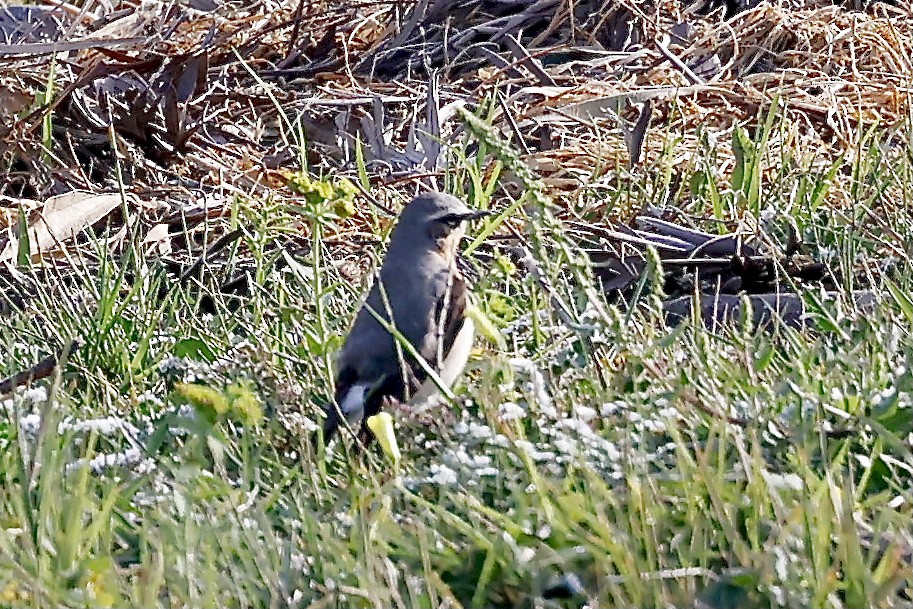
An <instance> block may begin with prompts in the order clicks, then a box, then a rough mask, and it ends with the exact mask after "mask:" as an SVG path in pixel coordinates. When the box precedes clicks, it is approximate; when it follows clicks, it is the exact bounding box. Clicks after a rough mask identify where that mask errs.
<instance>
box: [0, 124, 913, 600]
mask: <svg viewBox="0 0 913 609" xmlns="http://www.w3.org/2000/svg"><path fill="white" fill-rule="evenodd" d="M764 118H765V119H767V117H764ZM467 120H468V121H469V123H468V127H469V129H468V130H467V135H466V136H465V137H466V138H467V139H466V142H465V145H466V148H465V149H462V150H460V151H457V152H456V153H455V154H454V162H453V167H452V170H451V172H450V174H449V175H450V180H451V183H452V184H453V188H452V190H455V191H457V192H460V188H459V187H458V185H461V184H471V187H470V188H469V190H468V191H466V192H460V194H462V195H464V196H466V197H467V198H468V199H470V203H471V204H472V205H484V206H488V205H489V204H490V205H492V206H494V207H495V208H501V206H502V205H503V204H502V203H500V202H499V201H498V195H497V194H496V193H497V190H496V186H497V184H496V183H495V182H494V181H486V179H485V178H484V177H483V176H485V175H486V174H485V168H486V167H488V166H489V164H490V163H497V164H498V165H497V166H498V168H499V169H500V168H502V167H503V168H506V169H509V170H510V173H509V174H507V173H504V174H501V175H500V176H498V172H495V174H494V175H495V176H496V177H500V178H502V179H504V180H507V179H514V180H517V181H519V183H520V185H521V190H522V191H523V192H524V195H523V196H524V197H525V203H526V204H525V205H518V206H516V207H515V208H513V211H512V212H511V214H510V215H516V214H528V216H527V218H526V220H527V227H528V229H527V233H526V234H527V238H528V245H529V251H530V253H531V255H532V259H533V260H534V262H535V265H536V268H537V269H538V270H539V271H540V273H541V275H540V277H541V280H540V281H537V280H535V279H534V278H533V277H531V276H530V274H529V272H527V271H528V269H526V270H524V269H520V268H518V267H517V265H516V264H515V261H514V260H511V259H510V257H509V256H508V255H507V253H506V252H502V251H499V250H497V249H495V250H493V252H492V253H493V257H492V258H491V260H492V261H491V262H487V263H485V264H486V266H485V268H484V272H483V273H482V274H481V275H480V277H479V279H478V282H477V286H476V293H477V297H478V298H477V300H478V304H479V307H480V309H481V310H482V311H483V313H484V314H485V315H487V316H488V318H489V319H490V320H492V322H493V323H494V324H495V326H496V327H497V328H499V329H500V331H501V333H502V334H503V336H504V338H505V344H506V347H505V348H495V347H493V346H492V345H490V344H489V343H488V342H486V341H483V340H481V339H480V340H479V341H478V343H477V349H476V352H475V355H474V357H473V358H472V360H471V362H470V366H469V369H468V370H467V373H466V375H465V376H464V381H463V382H462V383H460V385H459V387H457V388H456V389H457V391H456V403H455V404H454V405H452V406H447V407H444V408H442V409H440V410H438V411H431V412H425V413H408V412H404V411H397V412H395V413H394V415H395V418H396V420H397V422H398V430H397V433H398V439H399V442H400V445H401V447H402V452H403V460H402V462H401V463H400V464H399V465H398V466H395V467H394V466H393V465H392V464H390V463H388V462H386V460H385V457H384V456H383V455H382V454H381V453H380V452H379V451H372V452H369V453H367V454H354V453H352V452H350V451H349V450H347V447H342V449H341V450H339V451H337V452H336V453H335V454H334V455H332V456H329V457H327V456H326V455H325V454H324V453H323V451H322V450H319V449H318V447H315V446H312V445H311V444H310V438H311V432H312V431H313V430H314V429H315V422H316V420H317V418H316V412H317V411H318V409H319V407H320V405H321V404H323V403H325V402H326V400H327V399H328V398H329V396H330V395H331V393H332V391H331V386H332V361H333V355H334V353H335V352H336V350H337V349H338V347H339V345H340V343H341V340H342V337H343V336H344V334H345V332H346V330H347V327H348V324H349V321H350V320H351V318H352V315H353V313H354V311H355V309H356V307H357V306H358V304H359V302H360V299H361V297H362V294H363V293H364V291H365V287H366V286H365V285H352V284H351V282H350V281H349V280H348V279H347V278H346V276H344V275H343V274H342V273H341V271H340V270H339V268H338V265H336V264H334V252H333V250H331V249H330V248H329V247H328V246H327V245H326V244H325V243H324V241H323V240H322V238H321V237H322V236H323V235H325V234H328V233H329V232H331V231H333V230H334V226H335V225H336V223H337V221H338V220H339V216H340V213H342V214H343V215H344V213H345V206H342V207H339V206H337V205H336V203H338V201H335V202H334V200H328V199H326V198H323V199H321V198H320V197H317V198H313V197H311V198H309V199H308V198H306V197H305V199H306V201H305V203H303V204H302V205H298V206H294V207H289V206H286V205H284V204H283V203H281V202H278V201H251V200H243V199H242V198H238V199H237V200H236V202H235V209H234V211H233V215H232V218H233V222H235V224H234V225H233V228H234V227H240V228H241V229H242V231H243V235H242V237H241V240H240V242H239V244H238V247H236V248H234V249H233V250H232V252H231V254H230V255H229V257H228V262H227V265H228V267H229V269H228V270H232V269H234V270H244V269H247V272H248V275H249V282H250V290H249V295H248V296H247V297H245V298H243V299H242V300H241V301H240V302H238V301H237V300H236V299H233V298H230V297H228V296H224V295H221V294H219V293H217V292H215V291H213V290H212V289H210V287H209V286H208V284H206V283H205V282H196V281H189V282H183V283H181V282H176V281H174V280H173V279H172V278H169V276H168V275H167V274H166V272H165V270H164V269H163V268H158V267H157V266H156V263H154V262H152V261H150V260H147V259H146V258H145V257H144V256H143V255H142V249H141V246H140V245H139V244H138V242H137V240H136V239H134V240H133V243H130V242H129V240H128V243H127V244H126V245H125V247H126V248H127V249H126V253H125V254H123V255H120V256H116V257H115V256H111V255H109V254H108V253H107V252H108V249H107V246H106V245H105V244H104V242H103V241H99V242H95V243H88V244H86V246H85V247H84V248H83V251H84V252H85V253H84V256H83V257H82V258H80V259H76V260H74V261H73V262H72V264H71V265H70V267H69V269H70V270H69V272H68V273H67V274H66V276H61V277H60V278H58V279H55V280H50V281H49V280H48V277H47V276H45V274H44V273H43V272H42V271H41V270H40V269H36V268H23V269H21V270H22V272H23V273H24V277H23V279H22V281H23V282H25V283H27V284H28V285H31V286H33V287H32V288H31V289H30V292H31V296H30V297H29V298H28V299H27V304H26V306H25V307H23V308H19V309H16V310H13V311H12V312H11V313H9V314H8V315H7V316H6V317H5V318H4V320H3V323H2V324H0V344H3V345H5V346H6V353H7V357H6V360H5V364H4V365H5V370H4V371H3V372H5V373H8V374H12V373H14V372H17V371H19V370H22V369H25V368H28V367H29V366H31V365H32V364H34V362H35V361H37V360H38V359H39V358H40V357H42V356H44V355H47V354H48V352H49V351H50V350H51V349H57V348H61V347H62V346H63V345H65V344H66V343H67V342H69V341H71V340H78V341H79V344H80V346H79V348H78V349H77V350H76V351H75V352H74V353H73V355H72V356H71V357H70V358H69V360H68V361H66V362H65V363H64V365H63V366H62V367H61V368H60V370H59V371H58V373H57V374H55V375H54V376H52V377H51V378H50V379H47V380H46V381H43V382H40V383H38V384H36V385H35V386H34V387H32V388H29V389H25V390H20V391H19V392H17V393H16V394H15V395H13V396H10V397H8V398H7V399H6V401H4V402H3V405H2V411H3V413H4V415H3V418H2V420H0V463H2V467H0V476H2V482H0V525H2V528H0V605H4V606H26V607H46V606H74V607H75V606H79V607H81V606H93V607H120V606H143V607H152V606H163V607H180V606H192V607H215V606H226V607H285V606H290V607H336V606H338V607H457V606H463V607H582V606H584V605H587V606H590V607H597V606H637V607H648V606H693V604H694V603H695V601H696V600H697V599H700V600H701V601H702V602H704V603H705V604H706V605H707V606H711V607H768V606H825V605H826V606H845V607H858V606H892V605H896V604H901V603H903V602H904V599H905V598H906V596H905V595H906V594H907V586H908V585H909V582H910V580H911V545H910V543H911V542H910V541H908V540H909V539H910V532H911V530H913V517H911V513H910V505H911V503H910V502H911V499H913V497H911V494H910V482H909V481H910V472H911V471H913V455H911V452H910V442H909V436H910V434H911V433H913V416H911V413H913V410H911V407H913V402H911V392H913V380H911V379H913V377H911V375H910V372H909V371H910V370H911V367H913V362H911V354H913V337H911V333H910V327H911V322H913V319H911V315H913V314H911V311H913V306H911V304H910V301H909V298H908V297H906V296H905V294H908V293H909V287H910V284H911V274H910V267H909V260H908V259H907V258H906V256H905V254H904V252H906V251H909V250H910V248H911V247H913V239H911V226H913V223H911V218H910V216H909V212H908V211H907V206H906V205H904V204H903V201H902V200H901V199H900V197H901V196H906V194H905V193H908V192H913V190H911V189H913V186H911V183H913V167H911V165H913V163H911V158H910V156H909V153H908V152H906V153H904V152H902V151H901V150H899V149H898V148H897V147H894V146H893V145H892V143H891V142H893V141H895V140H893V139H891V137H894V138H896V136H890V134H888V133H882V132H874V131H873V132H871V133H867V134H865V136H864V137H863V136H860V142H861V146H862V145H864V146H865V147H867V148H868V153H867V154H864V155H861V156H860V160H859V161H858V162H857V163H855V164H849V163H845V162H843V161H842V160H837V161H836V162H834V161H831V162H822V161H821V159H819V158H817V157H815V156H814V151H805V150H801V149H789V148H788V147H786V146H784V145H782V143H783V142H788V138H786V137H783V136H782V134H783V133H787V132H788V128H789V125H785V124H782V123H780V122H775V121H773V119H768V120H767V122H765V127H764V129H763V130H762V133H761V134H759V135H758V136H757V139H756V140H755V141H753V142H752V141H750V140H745V139H744V138H747V137H748V135H747V134H746V133H744V132H740V134H739V136H738V137H740V138H742V140H741V145H742V146H743V149H744V150H745V151H746V156H745V157H744V163H745V165H744V167H743V168H742V174H741V175H742V177H740V178H739V180H741V181H739V183H738V185H737V186H738V188H737V189H730V190H720V189H718V188H717V186H716V185H717V184H718V182H717V181H716V180H715V178H714V176H713V175H712V174H711V172H712V167H711V166H710V164H708V163H705V162H703V161H702V159H700V158H696V159H694V160H693V161H692V162H691V163H689V164H688V165H687V167H685V169H684V175H683V176H682V178H683V179H681V180H679V181H678V188H679V191H678V192H676V193H675V194H676V197H675V199H676V200H678V201H681V204H682V206H683V208H684V209H685V211H686V212H694V213H704V214H707V215H713V214H716V215H722V217H726V218H727V219H737V218H739V217H742V218H749V219H751V220H753V221H754V220H756V219H757V218H758V216H760V215H761V214H762V213H763V212H764V210H765V206H766V205H770V206H773V207H775V209H776V212H777V213H776V214H775V215H773V216H772V218H771V219H769V220H768V221H767V223H768V228H769V232H770V234H771V235H772V238H774V239H785V235H786V234H787V233H788V227H789V226H790V225H792V226H793V227H794V228H795V229H796V231H797V232H798V234H800V235H802V236H803V237H804V238H805V239H806V242H807V243H808V244H809V247H810V249H809V251H810V253H811V254H812V255H813V256H814V257H817V258H818V259H821V260H825V261H827V262H828V263H829V264H831V265H832V266H833V267H834V269H835V270H837V271H841V275H842V276H843V277H845V278H846V279H845V281H844V283H845V285H844V286H843V287H844V288H846V289H847V290H849V289H851V288H854V287H858V286H857V282H859V281H864V282H866V283H871V284H872V285H873V286H874V289H875V290H876V291H877V292H878V293H879V294H880V304H879V306H878V307H877V309H876V310H875V312H874V313H869V314H866V315H862V314H860V313H859V312H857V311H854V310H853V308H852V304H851V301H849V299H847V298H838V300H837V301H836V302H827V301H824V300H823V299H820V298H819V297H818V295H817V294H816V293H815V292H814V291H812V292H811V293H810V294H809V296H808V298H809V304H810V308H811V310H812V311H813V315H814V316H815V318H816V320H817V322H818V323H817V327H818V328H819V330H817V331H811V332H797V331H795V330H792V329H789V328H785V327H778V328H775V329H774V331H772V332H759V331H755V330H754V329H752V328H749V327H745V326H736V327H733V328H731V329H730V330H729V331H727V332H725V333H722V334H711V333H709V332H708V331H707V330H705V329H704V328H703V327H700V326H698V325H689V324H685V325H683V326H680V327H678V328H675V329H669V328H667V327H666V326H665V325H664V323H663V321H662V318H661V314H660V312H659V307H658V305H657V303H658V293H657V290H658V288H657V287H656V285H655V284H656V282H654V281H649V280H648V281H647V282H646V283H645V286H644V294H643V297H642V299H641V300H640V301H639V303H637V304H636V306H633V307H631V308H630V309H620V308H618V307H616V306H614V305H612V304H610V303H606V302H605V301H604V299H602V297H601V296H600V293H599V291H598V289H597V287H596V286H594V285H593V283H592V280H591V273H589V269H587V268H586V264H585V263H584V261H583V260H582V259H581V257H580V255H579V254H578V253H576V251H575V248H574V244H573V243H569V242H568V240H567V239H566V238H565V237H564V236H563V235H562V233H561V224H560V222H559V220H557V219H556V218H555V216H554V214H553V211H554V210H553V209H552V208H551V207H550V206H549V204H548V201H547V200H546V199H545V197H544V191H543V190H542V189H541V185H540V184H539V183H538V182H537V178H536V176H534V175H532V174H531V172H528V171H526V172H524V171H523V167H522V165H521V164H520V163H519V161H518V160H517V158H516V156H514V155H513V153H512V152H511V151H510V149H508V148H506V147H505V146H503V144H502V143H500V142H499V140H498V137H497V135H496V134H493V133H490V132H488V129H487V127H486V126H485V124H484V122H481V121H473V119H467ZM908 131H909V129H908ZM904 137H906V138H907V141H908V140H909V134H907V135H906V136H904ZM762 138H763V139H762ZM773 142H776V143H777V145H778V146H780V147H779V148H778V149H777V148H774V147H773ZM473 143H478V144H479V146H480V150H482V151H483V152H485V151H487V152H488V153H489V155H491V156H487V157H485V158H484V159H480V158H477V157H476V158H470V157H468V155H467V154H466V152H465V151H466V150H468V149H469V148H470V145H471V144H473ZM762 144H763V145H762ZM749 153H750V154H749ZM705 154H706V155H708V157H709V156H710V155H712V150H710V149H709V148H708V149H707V150H706V151H705ZM461 159H465V160H461ZM483 161H484V162H483ZM673 162H674V161H673V158H672V155H664V156H663V157H662V158H661V159H659V160H658V161H656V163H658V164H659V166H656V167H649V168H648V169H650V171H646V172H644V173H643V174H642V175H641V176H640V177H638V176H633V177H631V178H630V179H631V180H632V181H633V183H632V184H629V185H626V186H625V187H624V188H625V189H627V190H621V189H619V191H617V192H615V193H614V195H613V196H612V197H608V198H610V199H611V200H613V201H616V204H617V205H618V206H619V207H623V208H628V206H629V205H630V204H631V202H632V201H630V200H628V198H631V199H633V198H635V197H641V196H650V193H651V192H654V190H655V191H656V192H660V191H662V190H664V189H668V188H670V187H673V186H672V185H671V182H670V181H668V180H667V181H663V180H659V181H658V182H656V183H654V180H655V179H657V178H656V176H663V175H665V176H670V175H671V174H672V173H674V171H673V170H675V171H680V170H681V167H673V166H672V165H671V164H672V163H673ZM771 167H776V168H779V171H771V170H770V169H769V168H771ZM765 168H767V169H766V171H765ZM360 172H361V173H362V174H364V175H367V174H366V173H364V167H363V165H362V167H361V170H360ZM508 176H513V177H512V178H511V177H508ZM762 178H763V179H762ZM328 179H335V176H330V177H329V178H328ZM838 180H839V181H842V182H849V183H850V187H847V186H846V184H845V183H841V184H837V183H836V182H837V181H838ZM606 183H607V182H605V181H603V182H602V184H603V185H604V184H606ZM709 184H713V188H710V187H708V185H709ZM603 187H604V186H603ZM838 187H839V190H840V192H849V193H851V199H850V200H849V205H847V206H844V207H839V206H836V205H831V206H829V204H828V202H829V201H830V202H833V201H834V200H835V199H834V197H833V196H830V197H829V196H828V192H829V191H830V190H831V189H836V188H838ZM899 193H903V194H902V195H901V194H899ZM331 199H332V197H331ZM524 210H525V211H524ZM584 211H585V210H584ZM743 214H744V215H743ZM506 215H507V214H504V215H502V216H501V217H498V218H497V219H495V220H493V222H496V223H497V222H500V221H502V220H503V219H504V217H505V216H506ZM299 230H306V231H308V232H307V234H308V235H310V236H311V239H310V242H309V244H310V248H309V253H307V254H305V255H301V256H295V257H293V256H291V255H290V254H288V253H282V251H281V248H278V247H277V245H281V244H283V243H285V242H286V240H287V239H288V237H289V235H290V234H294V233H295V232H297V231H299ZM479 230H480V231H486V230H487V228H480V229H479ZM888 255H891V256H893V258H891V259H888V258H887V256H888ZM476 264H479V265H480V264H482V263H481V262H479V261H476ZM657 272H659V269H655V268H654V269H653V273H654V275H653V276H654V277H655V273H657ZM886 277H889V278H890V282H889V283H888V282H886V280H885V278H886ZM648 279H649V278H648ZM204 298H209V299H210V300H211V303H212V305H213V307H214V310H215V311H216V313H215V314H207V313H204V312H203V309H204V308H203V304H202V303H203V300H204ZM562 307H563V309H562Z"/></svg>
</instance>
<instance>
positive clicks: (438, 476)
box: [428, 463, 459, 486]
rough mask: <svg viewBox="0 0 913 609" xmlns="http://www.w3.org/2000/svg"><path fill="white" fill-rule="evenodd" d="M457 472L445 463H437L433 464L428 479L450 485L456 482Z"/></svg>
mask: <svg viewBox="0 0 913 609" xmlns="http://www.w3.org/2000/svg"><path fill="white" fill-rule="evenodd" d="M458 479H459V478H458V477H457V473H456V472H455V471H453V470H452V469H450V468H449V467H447V466H446V465H444V464H442V463H441V464H435V465H432V466H431V476H430V477H429V478H428V481H429V482H431V483H433V484H437V485H440V486H450V485H451V484H456V483H457V480H458Z"/></svg>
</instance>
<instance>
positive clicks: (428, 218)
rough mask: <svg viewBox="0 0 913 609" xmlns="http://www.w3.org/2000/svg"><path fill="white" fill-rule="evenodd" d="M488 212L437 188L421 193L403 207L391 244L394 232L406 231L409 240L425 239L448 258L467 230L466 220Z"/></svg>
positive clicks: (394, 238)
mask: <svg viewBox="0 0 913 609" xmlns="http://www.w3.org/2000/svg"><path fill="white" fill-rule="evenodd" d="M489 213H490V212H488V211H484V210H475V209H470V208H469V207H467V206H466V204H465V203H463V202H462V201H461V200H459V199H458V198H456V197H454V196H451V195H447V194H443V193H439V192H430V193H424V194H421V195H419V196H417V197H416V198H415V199H413V200H412V202H411V203H409V204H408V205H406V207H405V208H403V211H402V213H401V214H400V217H399V222H397V226H396V229H395V231H394V235H393V236H392V237H391V247H392V245H393V244H394V243H395V242H396V240H397V235H396V234H397V233H407V234H408V235H409V237H410V241H412V242H425V243H428V244H430V245H432V246H433V247H434V248H436V249H437V250H438V251H439V252H440V253H441V254H443V255H444V256H445V257H447V258H449V257H451V256H452V255H453V254H454V253H455V252H456V251H457V246H458V245H459V242H460V239H462V238H463V235H464V234H465V232H466V222H468V221H470V220H475V219H477V218H481V217H483V216H487V215H489Z"/></svg>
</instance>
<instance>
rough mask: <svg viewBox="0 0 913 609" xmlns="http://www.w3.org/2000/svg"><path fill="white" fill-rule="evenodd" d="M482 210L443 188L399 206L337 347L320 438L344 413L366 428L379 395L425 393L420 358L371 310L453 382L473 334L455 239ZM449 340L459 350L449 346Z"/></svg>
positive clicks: (404, 397) (380, 398)
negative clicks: (374, 274) (374, 275)
mask: <svg viewBox="0 0 913 609" xmlns="http://www.w3.org/2000/svg"><path fill="white" fill-rule="evenodd" d="M486 213H487V212H480V211H473V210H470V209H469V208H468V207H467V206H466V205H465V204H464V203H463V202H462V201H460V200H459V199H457V198H456V197H452V196H450V195H446V194H441V193H428V194H423V195H419V196H418V197H416V198H415V199H414V200H413V201H412V202H411V203H409V204H408V205H406V207H405V208H404V209H403V211H402V213H401V214H400V217H399V220H398V221H397V224H396V226H395V227H394V229H393V232H392V234H391V235H390V245H389V247H388V249H387V254H386V256H385V258H384V261H383V263H382V264H381V267H380V272H379V274H378V279H377V280H376V281H375V283H374V285H373V286H372V288H371V291H370V293H369V294H368V298H367V300H366V301H365V304H364V305H363V306H362V308H361V310H360V311H359V312H358V315H357V316H356V318H355V322H354V324H353V325H352V329H351V330H350V331H349V335H348V337H347V339H346V341H345V344H344V345H343V348H342V350H341V352H340V354H339V359H338V364H337V368H338V370H337V375H336V395H335V404H331V405H329V406H328V408H327V411H326V415H327V418H326V420H325V423H324V440H325V441H328V440H329V439H330V437H332V435H333V433H334V432H335V431H336V429H337V428H338V427H339V426H340V424H341V423H342V417H344V418H345V419H346V420H347V421H348V422H349V424H350V425H353V426H355V425H358V424H359V422H361V430H362V434H364V435H366V434H367V431H366V428H365V426H364V419H367V418H368V417H370V416H371V415H373V414H376V413H377V412H378V411H379V410H380V407H381V405H382V403H383V400H384V398H392V399H395V400H397V401H405V400H407V399H409V398H411V397H414V396H415V394H416V393H417V392H420V393H421V394H423V395H425V394H428V393H429V390H428V388H427V386H426V387H422V383H423V382H425V381H426V377H427V375H426V373H425V371H424V369H423V368H422V366H421V365H420V364H419V363H418V362H417V361H416V360H415V359H414V358H413V357H411V356H410V355H409V353H408V352H407V350H406V349H397V343H396V341H395V339H394V337H393V335H392V334H391V333H390V332H389V331H388V330H387V329H386V328H385V327H384V326H383V325H382V324H381V323H379V322H378V320H377V318H376V317H375V315H374V314H372V313H371V311H373V312H374V313H375V314H376V315H378V316H380V317H381V318H382V319H383V320H385V321H386V322H388V323H392V325H393V326H394V327H395V328H396V329H397V330H398V331H399V332H400V333H401V334H402V335H403V337H404V338H405V339H406V340H407V341H408V342H409V343H410V344H411V345H412V346H413V347H414V348H415V350H416V351H417V352H418V353H419V354H420V355H421V357H422V358H423V359H424V360H425V361H427V362H428V363H429V364H430V365H431V366H432V367H433V368H434V369H435V370H436V371H437V372H439V373H440V376H441V378H442V379H443V380H444V381H445V382H446V383H451V382H453V379H454V378H455V377H456V375H457V374H458V373H459V370H461V369H462V367H463V366H464V365H465V360H466V357H468V352H469V347H470V346H471V342H472V323H471V321H469V320H467V319H466V318H465V317H464V312H465V305H466V296H467V285H466V282H465V281H464V279H463V277H462V276H461V274H460V273H459V271H458V269H457V255H458V251H459V242H460V239H461V238H462V236H463V234H464V231H465V222H466V221H467V220H471V219H474V218H477V217H479V216H481V215H485V214H486ZM369 309H370V310H369ZM467 335H468V336H467ZM458 336H459V339H458ZM455 344H457V345H459V349H456V350H454V351H457V350H458V351H459V353H456V352H454V353H451V349H452V348H453V346H454V345H455ZM448 356H450V357H448ZM456 368H458V369H456Z"/></svg>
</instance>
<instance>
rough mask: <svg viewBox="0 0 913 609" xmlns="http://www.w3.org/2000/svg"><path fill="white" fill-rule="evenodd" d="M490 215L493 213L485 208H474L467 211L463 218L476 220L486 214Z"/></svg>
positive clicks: (469, 220)
mask: <svg viewBox="0 0 913 609" xmlns="http://www.w3.org/2000/svg"><path fill="white" fill-rule="evenodd" d="M491 215H493V213H492V212H490V211H488V210H487V209H474V210H472V211H470V212H468V213H467V214H466V215H465V216H464V217H463V219H464V220H466V221H467V222H472V221H473V220H478V219H479V218H484V217H486V216H491Z"/></svg>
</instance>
